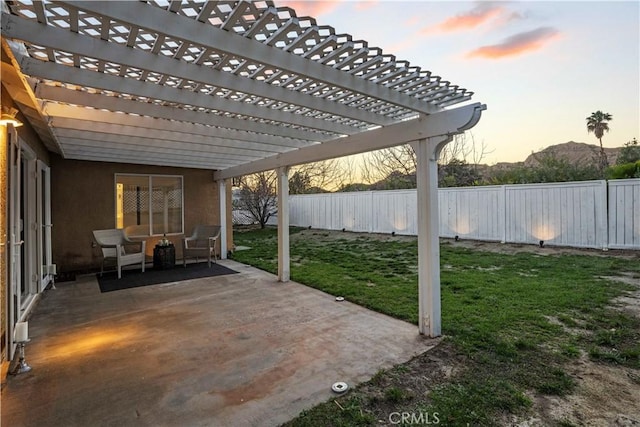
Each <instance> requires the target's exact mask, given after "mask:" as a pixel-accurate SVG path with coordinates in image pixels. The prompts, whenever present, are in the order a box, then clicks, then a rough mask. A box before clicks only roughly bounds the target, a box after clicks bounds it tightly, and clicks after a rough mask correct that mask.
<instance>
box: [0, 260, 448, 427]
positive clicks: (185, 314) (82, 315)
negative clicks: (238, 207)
mask: <svg viewBox="0 0 640 427" xmlns="http://www.w3.org/2000/svg"><path fill="white" fill-rule="evenodd" d="M221 263H222V264H223V265H225V266H227V267H230V268H232V269H234V270H236V271H239V272H240V274H234V275H228V276H218V277H211V278H203V279H195V280H190V281H183V282H175V283H168V284H162V285H154V286H147V287H143V288H134V289H128V290H122V291H116V292H110V293H104V294H103V293H100V290H99V288H98V284H97V281H96V279H95V277H94V276H84V277H80V278H78V279H77V280H76V281H75V282H68V283H60V284H58V285H57V289H56V290H51V291H46V292H45V293H44V295H43V297H42V300H41V301H40V302H39V305H38V307H37V308H36V310H35V312H34V314H33V315H32V317H31V319H30V321H29V328H30V337H31V342H30V343H29V344H28V345H27V350H26V355H27V358H26V359H27V361H28V363H29V364H30V365H31V366H32V367H33V370H32V371H31V372H29V373H26V374H21V375H18V376H15V377H12V376H10V377H9V378H8V379H7V382H6V384H5V386H4V387H3V390H2V402H1V411H2V418H1V420H2V425H3V426H5V425H6V426H14V427H15V426H44V425H46V426H83V427H84V426H96V425H104V426H128V425H136V426H273V425H279V424H281V423H283V422H285V421H287V420H289V419H291V418H293V417H295V416H296V415H298V414H299V413H300V412H301V411H302V410H304V409H307V408H310V407H312V406H314V405H316V404H318V403H320V402H323V401H325V400H327V399H329V398H330V397H331V396H333V395H334V394H333V392H332V391H331V385H332V384H333V383H334V382H336V381H345V382H347V383H348V384H349V385H350V386H353V385H356V384H358V383H360V382H363V381H365V380H367V379H369V378H370V377H372V376H373V375H374V374H375V373H376V372H377V371H378V370H380V369H381V368H388V367H391V366H393V365H395V364H398V363H401V362H404V361H407V360H409V359H410V358H411V357H413V356H414V355H416V354H419V353H422V352H424V351H427V350H428V349H429V348H432V347H433V346H434V345H435V344H437V342H438V341H437V340H433V339H428V338H425V337H422V336H420V335H419V334H418V330H417V327H416V326H415V325H411V324H408V323H405V322H402V321H399V320H396V319H393V318H390V317H388V316H385V315H382V314H379V313H375V312H373V311H370V310H367V309H365V308H362V307H360V306H357V305H355V304H351V303H349V302H346V301H344V302H337V301H335V297H333V296H331V295H328V294H325V293H323V292H320V291H317V290H315V289H311V288H309V287H306V286H303V285H300V284H298V283H295V282H288V283H279V282H277V278H276V277H275V276H273V275H271V274H268V273H265V272H263V271H260V270H258V269H255V268H252V267H249V266H246V265H243V264H239V263H236V262H234V261H231V260H224V261H221Z"/></svg>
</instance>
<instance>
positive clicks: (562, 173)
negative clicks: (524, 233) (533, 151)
mask: <svg viewBox="0 0 640 427" xmlns="http://www.w3.org/2000/svg"><path fill="white" fill-rule="evenodd" d="M535 159H536V160H537V162H536V164H535V165H533V166H524V165H520V166H514V167H510V168H508V169H503V170H500V171H497V172H495V173H494V174H493V176H492V177H491V178H490V179H489V181H490V183H491V184H495V185H501V184H530V183H539V182H569V181H588V180H592V179H598V178H599V176H598V175H599V173H600V172H599V171H598V170H596V169H594V168H593V166H592V164H591V163H582V162H571V161H569V160H567V159H566V158H563V157H558V156H556V155H555V154H553V153H539V154H537V155H535Z"/></svg>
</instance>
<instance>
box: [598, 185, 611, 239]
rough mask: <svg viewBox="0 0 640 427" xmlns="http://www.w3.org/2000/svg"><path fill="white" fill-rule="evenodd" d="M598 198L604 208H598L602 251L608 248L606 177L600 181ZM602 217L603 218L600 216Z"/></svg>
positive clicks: (608, 219) (607, 191)
mask: <svg viewBox="0 0 640 427" xmlns="http://www.w3.org/2000/svg"><path fill="white" fill-rule="evenodd" d="M600 183H601V184H600V188H601V192H600V195H601V196H600V200H602V202H603V203H604V208H603V209H601V210H600V216H601V218H600V229H601V230H602V234H601V235H602V236H603V240H604V245H603V246H602V250H603V251H608V250H609V244H610V242H609V221H610V218H609V182H608V181H607V180H606V179H603V180H602V181H600ZM602 211H604V215H602ZM602 217H603V218H602Z"/></svg>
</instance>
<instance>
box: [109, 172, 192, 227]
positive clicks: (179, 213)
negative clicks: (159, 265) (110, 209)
mask: <svg viewBox="0 0 640 427" xmlns="http://www.w3.org/2000/svg"><path fill="white" fill-rule="evenodd" d="M183 206H184V203H183V178H182V176H174V175H125V174H116V227H117V228H126V229H127V234H129V235H132V236H153V235H163V234H181V233H183V232H184V221H183V218H184V215H183Z"/></svg>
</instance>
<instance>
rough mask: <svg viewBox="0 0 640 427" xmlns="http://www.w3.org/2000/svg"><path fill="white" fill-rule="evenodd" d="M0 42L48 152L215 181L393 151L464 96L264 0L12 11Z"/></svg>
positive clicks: (43, 5)
mask: <svg viewBox="0 0 640 427" xmlns="http://www.w3.org/2000/svg"><path fill="white" fill-rule="evenodd" d="M6 6H8V7H6ZM2 37H3V39H9V40H10V42H9V43H8V44H6V43H5V41H3V45H4V46H5V47H6V46H10V48H11V55H9V56H11V58H6V57H3V62H2V80H3V85H4V86H5V88H7V90H9V92H10V93H11V95H12V97H13V98H14V100H15V101H16V102H17V103H18V106H19V108H20V110H21V111H22V112H23V114H24V115H25V116H26V117H27V119H28V120H29V122H30V124H31V125H32V126H33V127H34V129H35V130H36V132H38V134H39V136H40V137H41V138H42V140H43V141H44V142H45V144H46V145H47V146H48V148H49V149H50V150H51V151H54V152H57V153H59V154H60V155H62V156H63V157H65V158H69V159H81V160H91V161H108V162H127V163H138V164H154V165H166V166H177V167H190V168H204V169H212V170H217V171H218V172H217V174H216V176H217V177H218V178H228V177H231V176H235V175H240V174H244V173H249V172H252V171H258V170H260V169H262V170H265V169H267V168H269V166H270V165H276V164H277V162H275V161H274V159H278V158H286V159H287V160H286V161H287V162H288V164H296V162H297V163H302V162H304V161H305V159H307V160H308V159H319V158H321V157H323V156H324V157H327V158H328V157H330V156H332V155H334V154H338V153H339V152H340V147H341V144H343V146H345V147H346V145H344V144H347V143H350V142H351V141H352V140H353V141H356V142H357V141H360V142H361V145H362V144H364V147H365V148H366V147H368V148H369V149H375V148H381V147H382V146H384V145H385V144H387V145H388V146H389V145H397V144H398V142H396V141H395V140H394V139H393V138H390V139H389V142H385V141H381V139H383V138H386V137H388V136H389V135H390V134H391V133H393V132H395V130H396V129H399V126H402V127H403V128H404V127H406V126H410V125H411V124H412V123H417V122H419V121H423V120H425V119H428V118H433V117H437V115H438V114H435V113H438V112H441V111H445V107H448V106H452V105H455V104H461V103H465V102H466V101H469V100H470V99H471V95H472V92H469V91H467V90H466V89H463V88H460V87H458V86H456V85H453V84H451V83H450V82H448V81H444V80H443V79H442V78H440V77H439V76H435V75H433V74H432V73H431V72H430V71H427V70H423V69H421V68H420V67H418V66H414V65H411V64H409V63H408V62H407V61H401V60H397V59H396V58H395V57H394V56H393V55H390V54H386V53H383V52H382V50H381V49H379V48H376V47H370V46H369V45H368V43H367V42H366V41H362V40H353V38H352V37H351V36H350V35H349V34H336V32H335V30H334V29H333V28H332V27H328V26H320V25H318V24H317V23H316V21H315V20H314V19H313V18H310V17H298V16H296V13H295V11H294V10H292V9H290V8H287V7H277V6H276V5H275V4H274V3H273V2H271V1H257V2H246V1H198V0H184V1H171V2H168V1H161V0H149V1H137V2H133V1H113V2H112V1H100V2H98V1H53V2H52V1H44V2H39V1H38V2H32V1H27V0H18V1H10V2H6V4H3V13H2ZM21 82H22V85H21ZM467 104H468V103H467ZM469 107H472V108H476V109H479V110H480V109H483V107H484V106H480V107H479V104H473V105H469ZM416 129H417V128H416ZM385 132H386V133H385ZM418 133H419V132H418ZM362 141H377V145H375V146H374V145H370V146H368V145H367V144H368V142H362ZM352 145H355V144H352ZM324 146H327V147H329V146H332V147H333V149H332V150H330V151H329V154H324V155H319V156H318V155H314V154H311V155H307V156H304V155H303V154H304V153H318V152H319V150H322V148H323V147H324ZM359 150H360V151H368V150H367V149H363V148H362V147H361V148H359ZM348 151H349V150H346V151H345V152H347V154H351V153H349V152H348ZM351 151H352V152H353V151H354V150H351ZM356 151H357V150H356ZM285 153H286V154H285ZM298 153H300V154H301V155H300V156H298ZM282 156H285V157H282ZM298 160H299V161H298ZM248 165H249V166H248Z"/></svg>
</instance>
